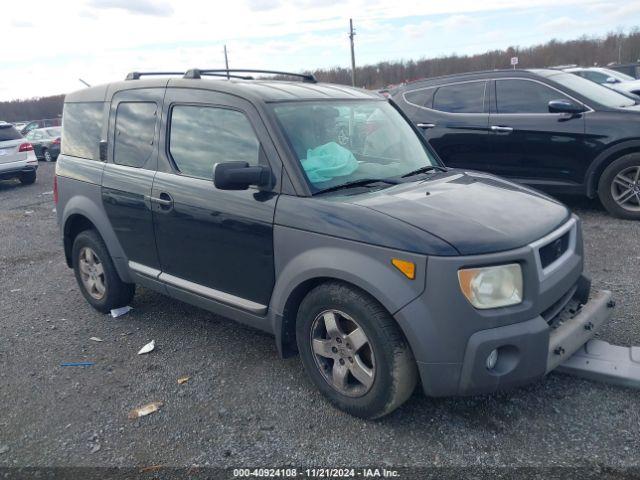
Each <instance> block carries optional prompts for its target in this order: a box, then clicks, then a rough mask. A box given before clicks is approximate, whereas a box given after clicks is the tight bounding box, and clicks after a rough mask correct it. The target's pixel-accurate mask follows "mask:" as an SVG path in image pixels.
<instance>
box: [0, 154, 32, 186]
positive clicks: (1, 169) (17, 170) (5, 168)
mask: <svg viewBox="0 0 640 480" xmlns="http://www.w3.org/2000/svg"><path fill="white" fill-rule="evenodd" d="M37 169H38V160H37V159H36V158H35V155H34V156H33V157H28V158H27V159H26V160H19V161H17V162H9V163H0V180H6V179H8V178H15V177H18V176H20V174H22V173H29V172H35V171H36V170H37Z"/></svg>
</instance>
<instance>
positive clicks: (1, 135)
mask: <svg viewBox="0 0 640 480" xmlns="http://www.w3.org/2000/svg"><path fill="white" fill-rule="evenodd" d="M19 138H22V135H21V134H20V132H19V131H18V130H16V128H15V127H14V126H13V125H8V126H3V125H0V142H6V141H8V140H18V139H19Z"/></svg>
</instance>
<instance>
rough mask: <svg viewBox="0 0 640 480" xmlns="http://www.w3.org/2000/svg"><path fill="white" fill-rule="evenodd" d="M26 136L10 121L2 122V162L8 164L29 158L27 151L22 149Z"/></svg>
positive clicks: (0, 128)
mask: <svg viewBox="0 0 640 480" xmlns="http://www.w3.org/2000/svg"><path fill="white" fill-rule="evenodd" d="M23 143H25V140H24V138H23V137H22V135H21V134H20V132H18V130H16V129H15V127H14V126H13V125H11V124H9V123H3V124H0V164H8V163H12V162H18V161H22V160H26V159H27V152H26V151H22V152H21V151H20V145H22V144H23Z"/></svg>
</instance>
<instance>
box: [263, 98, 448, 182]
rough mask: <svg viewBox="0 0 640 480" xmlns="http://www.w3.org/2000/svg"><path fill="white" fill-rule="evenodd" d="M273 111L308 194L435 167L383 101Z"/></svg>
mask: <svg viewBox="0 0 640 480" xmlns="http://www.w3.org/2000/svg"><path fill="white" fill-rule="evenodd" d="M273 110H274V112H275V114H276V117H277V119H278V121H279V122H280V124H281V126H282V128H283V130H284V133H285V135H286V137H287V140H288V141H289V144H290V145H291V147H292V149H293V151H294V153H295V155H296V157H297V159H298V161H299V162H300V163H301V165H302V169H303V170H304V172H305V175H306V176H307V180H308V182H309V185H310V186H311V190H312V192H314V193H315V192H318V191H320V190H325V189H327V188H331V187H335V186H338V185H342V184H345V183H350V182H354V181H358V180H364V179H385V178H389V177H398V176H402V175H405V174H407V173H409V172H413V171H415V170H417V169H419V168H421V167H427V166H430V165H438V163H437V161H436V160H435V158H433V156H432V155H431V154H430V153H429V152H428V151H427V149H426V148H425V146H424V145H423V143H422V142H421V141H420V139H419V138H418V136H417V135H416V133H415V131H414V130H413V129H412V128H411V126H410V125H409V124H408V123H407V121H406V120H405V119H404V118H403V117H402V116H401V115H400V114H399V113H398V111H397V110H396V109H395V108H393V107H392V106H391V105H390V104H389V103H388V102H386V101H371V100H369V101H321V102H296V103H280V104H275V106H274V107H273Z"/></svg>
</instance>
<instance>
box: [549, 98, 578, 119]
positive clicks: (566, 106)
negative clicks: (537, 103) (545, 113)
mask: <svg viewBox="0 0 640 480" xmlns="http://www.w3.org/2000/svg"><path fill="white" fill-rule="evenodd" d="M582 112H584V107H583V106H582V105H576V104H575V103H573V102H570V101H568V100H551V101H550V102H549V113H568V114H570V115H576V114H578V113H582Z"/></svg>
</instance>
